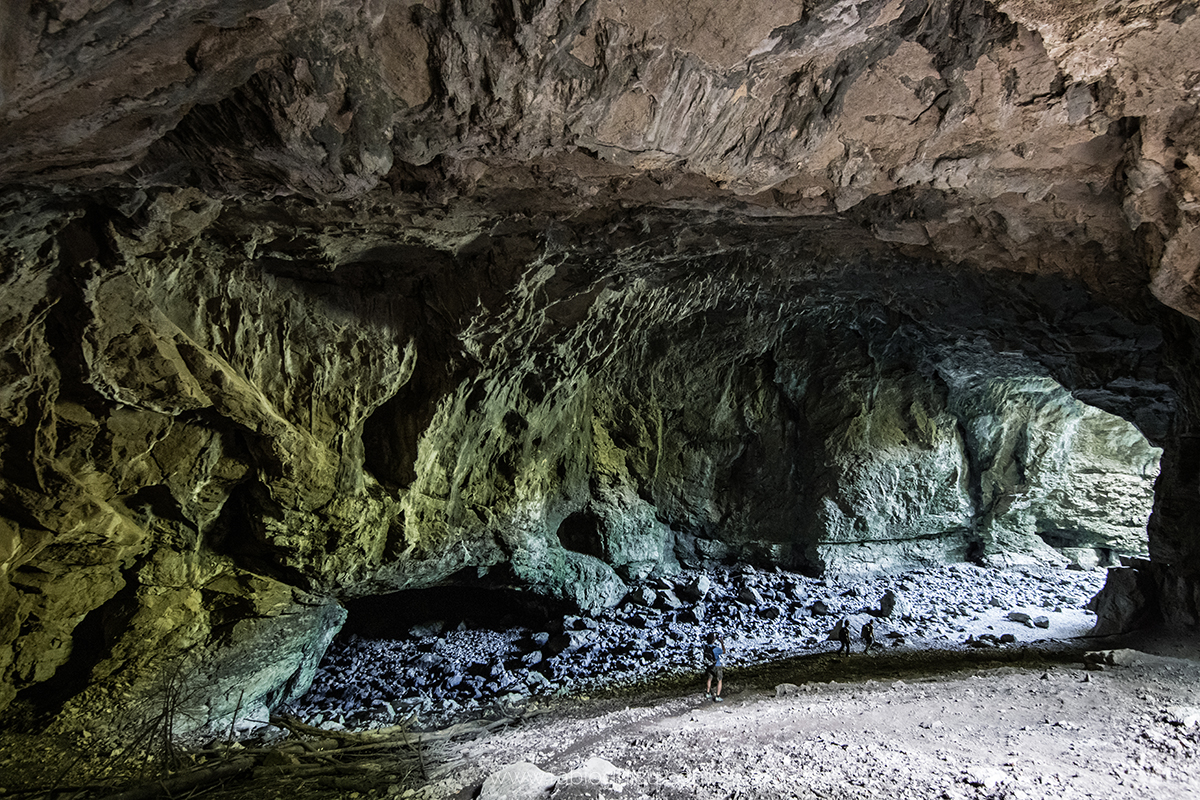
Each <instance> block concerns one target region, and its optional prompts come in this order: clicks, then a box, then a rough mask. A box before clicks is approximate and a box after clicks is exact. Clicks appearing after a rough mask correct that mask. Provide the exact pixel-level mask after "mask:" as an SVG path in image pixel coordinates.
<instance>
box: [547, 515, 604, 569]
mask: <svg viewBox="0 0 1200 800" xmlns="http://www.w3.org/2000/svg"><path fill="white" fill-rule="evenodd" d="M603 530H604V521H603V520H601V519H600V517H599V515H597V514H596V512H594V511H592V510H591V509H584V510H583V511H576V512H575V513H574V514H571V515H570V516H568V517H567V518H566V519H564V520H563V521H562V522H561V523H559V526H558V541H559V542H561V543H562V546H563V547H565V548H566V549H568V550H574V551H575V552H576V553H583V554H584V555H586V556H593V557H595V558H599V559H601V560H603V559H604V536H603Z"/></svg>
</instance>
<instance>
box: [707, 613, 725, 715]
mask: <svg viewBox="0 0 1200 800" xmlns="http://www.w3.org/2000/svg"><path fill="white" fill-rule="evenodd" d="M725 653H726V648H725V640H724V639H718V638H717V635H716V634H715V633H713V632H711V631H710V632H709V634H708V638H707V639H705V641H704V674H705V676H706V677H707V678H708V682H707V683H706V684H705V685H704V696H705V697H711V698H712V699H713V702H714V703H722V702H724V698H723V697H721V685H722V681H723V679H724V677H725ZM713 678H716V680H717V692H716V694H713V690H712V682H713Z"/></svg>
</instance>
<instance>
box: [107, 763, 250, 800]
mask: <svg viewBox="0 0 1200 800" xmlns="http://www.w3.org/2000/svg"><path fill="white" fill-rule="evenodd" d="M257 763H258V759H257V758H255V757H253V756H238V757H237V758H234V759H233V760H231V761H223V762H221V763H219V764H213V765H211V766H205V767H201V768H199V769H195V770H191V771H189V772H186V773H183V774H180V775H174V776H172V777H170V778H163V779H162V780H157V781H154V782H152V783H144V784H142V785H141V786H134V787H133V788H131V789H126V790H125V791H123V792H120V793H119V794H114V795H109V796H108V797H107V798H105V800H150V798H154V797H160V796H163V795H166V796H174V795H177V794H180V793H182V792H188V791H191V790H193V789H196V788H198V787H200V786H203V785H205V784H209V783H218V782H220V781H224V780H229V779H230V778H235V777H237V776H239V775H241V774H242V773H245V772H249V771H250V770H252V769H253V768H254V766H255V764H257Z"/></svg>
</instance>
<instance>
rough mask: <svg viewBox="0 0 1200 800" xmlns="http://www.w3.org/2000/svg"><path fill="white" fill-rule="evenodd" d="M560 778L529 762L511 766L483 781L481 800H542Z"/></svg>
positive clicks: (520, 762) (480, 793)
mask: <svg viewBox="0 0 1200 800" xmlns="http://www.w3.org/2000/svg"><path fill="white" fill-rule="evenodd" d="M556 783H558V778H557V777H555V776H554V775H551V774H550V773H549V772H546V771H544V770H541V769H538V767H537V766H536V765H534V764H530V763H529V762H528V761H519V762H517V763H516V764H509V765H508V766H507V767H505V768H504V769H502V770H500V771H498V772H493V773H492V774H491V775H489V776H487V778H486V779H484V781H483V788H482V789H481V790H480V792H479V800H542V798H545V797H548V796H549V795H550V790H551V789H553V788H554V785H555V784H556Z"/></svg>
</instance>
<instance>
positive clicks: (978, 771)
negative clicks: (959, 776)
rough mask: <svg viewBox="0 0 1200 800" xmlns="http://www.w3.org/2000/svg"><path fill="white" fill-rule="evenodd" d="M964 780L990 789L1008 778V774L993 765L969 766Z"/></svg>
mask: <svg viewBox="0 0 1200 800" xmlns="http://www.w3.org/2000/svg"><path fill="white" fill-rule="evenodd" d="M965 780H966V782H967V783H969V784H971V785H972V786H982V787H983V788H984V789H987V790H989V791H990V790H992V789H995V788H996V787H997V786H999V785H1000V784H1002V783H1004V782H1005V781H1006V780H1008V776H1007V775H1006V774H1004V772H1002V771H1001V770H998V769H996V768H995V767H971V768H970V769H968V770H967V772H966V777H965Z"/></svg>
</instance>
